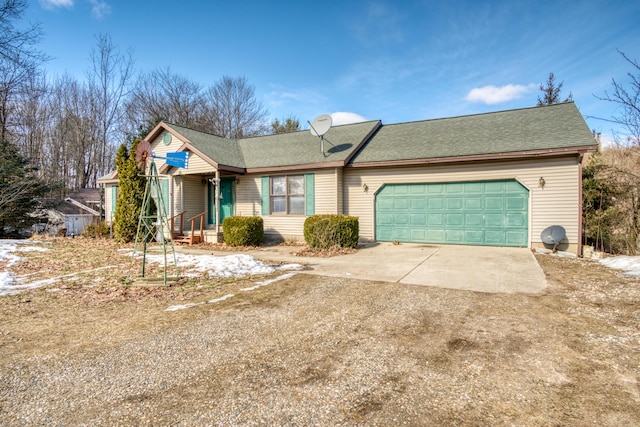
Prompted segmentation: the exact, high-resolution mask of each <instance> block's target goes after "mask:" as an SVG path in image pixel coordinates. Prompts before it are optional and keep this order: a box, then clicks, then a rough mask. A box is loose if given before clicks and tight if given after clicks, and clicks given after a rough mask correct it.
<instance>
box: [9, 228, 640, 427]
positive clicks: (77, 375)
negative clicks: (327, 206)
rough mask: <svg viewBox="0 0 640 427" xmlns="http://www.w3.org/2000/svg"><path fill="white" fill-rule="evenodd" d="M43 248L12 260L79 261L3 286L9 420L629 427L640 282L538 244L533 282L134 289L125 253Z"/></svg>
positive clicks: (302, 278)
mask: <svg viewBox="0 0 640 427" xmlns="http://www.w3.org/2000/svg"><path fill="white" fill-rule="evenodd" d="M46 246H47V247H48V248H49V250H48V251H45V252H24V253H20V254H19V256H20V257H22V258H23V260H22V261H19V262H16V263H15V264H14V265H13V266H12V267H11V271H12V272H14V273H15V274H16V275H17V276H21V277H24V276H27V275H30V274H33V275H37V277H38V278H42V279H45V278H48V277H60V276H64V275H70V274H75V273H77V274H75V275H73V276H68V277H67V278H64V279H63V280H62V281H57V282H55V283H52V284H49V285H47V286H44V287H42V288H39V289H34V290H28V291H25V292H23V293H20V294H17V295H10V296H5V297H0V325H2V326H0V421H1V423H2V424H3V425H9V426H12V425H16V426H17V425H35V424H49V425H332V426H333V425H452V424H455V425H531V426H534V425H535V426H540V425H549V426H551V425H597V424H599V425H603V426H619V425H640V411H638V407H639V405H640V389H639V385H638V382H639V381H640V377H639V374H638V373H639V372H640V327H639V324H640V281H639V280H638V279H633V278H629V277H625V276H623V275H622V274H621V273H619V272H617V271H615V270H611V269H608V268H606V267H604V266H602V265H600V264H598V263H596V262H594V261H588V260H581V259H570V258H559V257H553V256H548V255H537V260H538V262H539V263H540V265H541V266H542V268H543V270H544V272H545V274H546V276H547V281H548V285H549V286H548V288H547V290H546V291H545V292H544V293H543V294H541V295H520V294H509V295H506V294H486V293H475V292H468V291H455V290H448V289H440V288H432V287H424V286H406V285H399V284H393V283H383V282H372V281H362V280H357V279H353V280H348V279H336V278H327V277H319V276H313V275H308V274H295V275H294V274H287V275H286V276H284V275H283V273H282V272H281V271H274V272H272V273H269V274H264V275H259V276H249V277H242V278H230V277H224V278H223V277H215V276H212V275H210V274H208V273H201V274H199V275H195V276H192V277H188V278H184V279H182V280H180V281H177V282H175V283H173V286H171V287H164V286H137V284H136V281H135V280H133V279H134V277H135V274H134V273H133V272H134V270H135V268H136V265H135V264H136V262H138V261H135V260H132V259H131V257H127V256H126V255H123V253H125V252H126V250H127V249H129V250H130V248H126V247H125V248H121V247H119V246H117V245H115V244H112V243H110V242H104V241H99V242H96V241H91V240H85V239H53V240H51V241H49V242H47V243H46ZM122 249H124V250H122ZM102 267H108V268H102ZM153 268H155V267H152V270H153ZM153 272H154V273H156V272H157V271H153ZM183 272H184V271H183ZM27 277H29V276H27ZM283 277H286V278H284V279H282V280H275V281H273V282H271V281H270V279H278V278H283ZM256 283H259V284H262V285H264V286H258V287H256ZM243 289H244V290H243ZM249 289H250V290H249ZM227 295H233V297H229V298H227V299H224V300H220V297H224V296H227ZM210 301H215V302H210ZM187 304H194V305H193V306H191V307H190V308H185V309H183V310H176V311H167V309H168V308H169V307H172V306H176V305H187Z"/></svg>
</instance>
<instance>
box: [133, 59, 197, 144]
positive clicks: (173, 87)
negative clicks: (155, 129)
mask: <svg viewBox="0 0 640 427" xmlns="http://www.w3.org/2000/svg"><path fill="white" fill-rule="evenodd" d="M203 106H204V98H203V97H202V86H200V85H199V84H198V83H195V82H193V81H191V80H189V79H188V78H186V77H183V76H180V75H179V74H175V73H173V72H172V71H171V70H170V69H169V68H166V69H163V70H154V71H152V72H150V73H145V74H143V75H141V76H140V77H139V78H138V81H137V84H136V89H135V90H134V91H133V92H132V94H131V97H130V98H129V102H128V105H127V118H128V121H129V123H130V125H133V128H132V129H129V133H130V134H131V135H136V134H137V127H138V126H139V125H142V124H147V123H150V122H154V121H156V120H157V119H159V118H160V119H163V120H167V121H169V122H171V123H175V124H177V125H180V126H185V127H189V128H195V129H201V128H202V123H203V121H204V120H203V117H202V115H203V111H204V109H203Z"/></svg>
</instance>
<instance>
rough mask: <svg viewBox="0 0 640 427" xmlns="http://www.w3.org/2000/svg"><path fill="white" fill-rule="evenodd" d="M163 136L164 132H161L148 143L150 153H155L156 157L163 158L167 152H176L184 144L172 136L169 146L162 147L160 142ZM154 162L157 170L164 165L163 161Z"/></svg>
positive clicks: (162, 144) (162, 143)
mask: <svg viewBox="0 0 640 427" xmlns="http://www.w3.org/2000/svg"><path fill="white" fill-rule="evenodd" d="M163 135H164V132H161V133H160V135H158V136H157V137H156V138H155V139H154V140H153V141H150V144H151V151H152V152H153V153H155V155H156V156H160V157H165V156H166V154H167V153H168V152H176V151H178V149H179V148H180V147H182V145H183V144H184V143H183V141H181V140H180V139H178V138H177V137H176V136H175V135H173V136H172V140H171V144H169V145H164V142H162V136H163ZM155 162H156V167H157V168H158V169H160V168H161V167H162V166H163V165H164V163H165V162H164V160H160V159H156V160H155Z"/></svg>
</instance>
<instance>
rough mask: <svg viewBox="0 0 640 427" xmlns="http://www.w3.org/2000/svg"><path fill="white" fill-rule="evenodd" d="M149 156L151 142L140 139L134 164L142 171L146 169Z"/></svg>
mask: <svg viewBox="0 0 640 427" xmlns="http://www.w3.org/2000/svg"><path fill="white" fill-rule="evenodd" d="M151 157H152V154H151V144H149V141H145V140H142V141H140V143H139V144H138V147H137V148H136V165H138V169H140V170H141V171H143V172H144V171H146V169H147V160H149V159H150V158H151Z"/></svg>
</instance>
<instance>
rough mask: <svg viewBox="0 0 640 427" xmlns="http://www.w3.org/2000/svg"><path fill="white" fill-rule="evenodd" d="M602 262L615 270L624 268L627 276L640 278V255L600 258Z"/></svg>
mask: <svg viewBox="0 0 640 427" xmlns="http://www.w3.org/2000/svg"><path fill="white" fill-rule="evenodd" d="M600 264H602V265H604V266H607V267H609V268H613V269H615V270H623V273H622V274H624V275H625V276H630V277H638V278H640V256H616V257H610V258H604V259H601V260H600Z"/></svg>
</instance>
